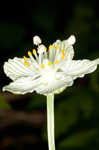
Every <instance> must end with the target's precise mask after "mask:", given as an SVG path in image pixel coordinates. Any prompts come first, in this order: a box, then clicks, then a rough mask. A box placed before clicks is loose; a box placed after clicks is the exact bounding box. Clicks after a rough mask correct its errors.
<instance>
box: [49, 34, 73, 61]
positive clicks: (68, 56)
mask: <svg viewBox="0 0 99 150" xmlns="http://www.w3.org/2000/svg"><path fill="white" fill-rule="evenodd" d="M74 43H75V37H74V36H73V35H72V36H70V37H69V38H68V39H67V40H64V41H60V40H57V41H56V42H55V43H53V47H54V49H53V50H50V51H49V58H50V59H51V60H52V61H53V57H54V59H57V58H56V56H57V50H56V47H57V45H58V47H59V51H58V53H59V55H61V51H62V50H63V49H64V59H65V60H72V59H73V56H74V49H73V46H72V45H73V44H74ZM55 55H56V56H55Z"/></svg>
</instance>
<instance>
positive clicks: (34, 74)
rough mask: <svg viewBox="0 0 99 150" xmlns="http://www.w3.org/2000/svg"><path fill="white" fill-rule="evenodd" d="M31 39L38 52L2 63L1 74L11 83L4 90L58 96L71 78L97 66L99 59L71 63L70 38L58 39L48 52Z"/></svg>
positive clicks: (71, 45)
mask: <svg viewBox="0 0 99 150" xmlns="http://www.w3.org/2000/svg"><path fill="white" fill-rule="evenodd" d="M33 39H34V44H36V45H38V48H37V51H36V50H35V49H33V51H32V52H31V51H28V56H29V57H25V56H24V58H17V57H15V58H14V59H9V60H8V62H5V63H4V72H5V73H6V75H7V76H8V77H10V78H11V79H12V80H13V81H12V82H11V83H10V84H9V85H7V86H5V87H4V88H3V91H10V92H12V93H15V94H25V93H31V92H33V91H36V92H37V93H40V94H43V95H48V94H51V93H58V92H59V91H62V90H63V89H65V88H66V87H68V86H72V84H73V81H74V79H76V78H78V77H83V76H84V75H85V74H88V73H91V72H93V71H95V70H96V68H97V65H98V64H99V59H96V60H93V61H90V60H87V59H84V60H72V59H73V56H74V49H73V44H74V43H75V36H73V35H72V36H70V37H69V38H68V39H67V40H64V41H60V40H57V41H56V42H55V43H53V44H52V45H50V46H49V48H48V49H47V48H46V47H45V46H44V45H39V44H40V43H41V41H40V40H37V37H34V38H33ZM35 39H36V40H37V41H36V40H35Z"/></svg>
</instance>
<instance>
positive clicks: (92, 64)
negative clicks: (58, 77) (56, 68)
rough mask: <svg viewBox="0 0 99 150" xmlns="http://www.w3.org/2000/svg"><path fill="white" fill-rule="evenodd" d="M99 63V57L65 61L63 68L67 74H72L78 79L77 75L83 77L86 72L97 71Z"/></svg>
mask: <svg viewBox="0 0 99 150" xmlns="http://www.w3.org/2000/svg"><path fill="white" fill-rule="evenodd" d="M98 64H99V59H96V60H94V61H90V60H87V59H85V60H77V61H76V60H72V61H67V62H64V64H63V65H62V66H61V69H62V70H63V71H64V72H65V74H66V75H70V76H72V77H73V78H74V79H76V78H77V77H83V76H84V75H85V74H88V73H91V72H93V71H95V70H96V68H97V65H98Z"/></svg>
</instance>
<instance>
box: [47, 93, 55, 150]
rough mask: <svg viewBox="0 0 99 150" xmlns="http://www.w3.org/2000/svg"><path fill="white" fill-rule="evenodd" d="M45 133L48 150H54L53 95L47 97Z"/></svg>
mask: <svg viewBox="0 0 99 150" xmlns="http://www.w3.org/2000/svg"><path fill="white" fill-rule="evenodd" d="M47 132H48V146H49V150H55V140H54V94H50V95H48V96H47Z"/></svg>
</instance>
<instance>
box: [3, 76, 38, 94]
mask: <svg viewBox="0 0 99 150" xmlns="http://www.w3.org/2000/svg"><path fill="white" fill-rule="evenodd" d="M37 86H39V79H36V80H34V79H33V78H31V77H28V78H24V77H22V78H19V79H17V80H16V81H14V82H11V83H10V84H9V85H7V86H5V87H3V91H9V92H12V93H14V94H26V93H32V92H33V91H34V90H35V88H36V87H37Z"/></svg>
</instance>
